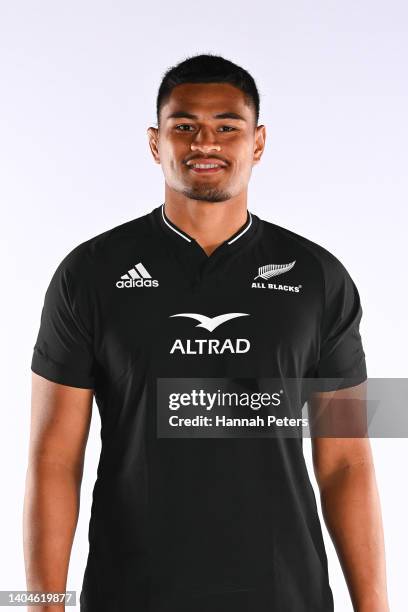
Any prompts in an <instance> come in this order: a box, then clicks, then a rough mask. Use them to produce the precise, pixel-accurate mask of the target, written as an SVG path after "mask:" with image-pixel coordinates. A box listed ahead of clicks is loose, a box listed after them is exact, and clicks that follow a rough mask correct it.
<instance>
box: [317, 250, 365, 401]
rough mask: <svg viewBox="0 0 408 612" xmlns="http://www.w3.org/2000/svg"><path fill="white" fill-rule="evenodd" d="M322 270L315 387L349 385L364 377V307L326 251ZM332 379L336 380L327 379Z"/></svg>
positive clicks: (343, 271)
mask: <svg viewBox="0 0 408 612" xmlns="http://www.w3.org/2000/svg"><path fill="white" fill-rule="evenodd" d="M327 255H328V257H326V258H325V261H324V266H323V271H324V286H325V290H324V312H323V317H322V321H321V337H320V347H319V349H320V350H319V359H318V363H317V366H316V372H315V377H316V378H317V379H318V380H315V383H316V385H314V387H315V390H321V391H331V390H335V389H340V388H345V387H352V386H355V385H358V384H360V383H362V382H363V381H365V380H366V379H367V368H366V361H365V353H364V350H363V344H362V339H361V334H360V321H361V318H362V314H363V310H362V306H361V301H360V295H359V292H358V290H357V287H356V285H355V283H354V281H353V280H352V278H351V276H350V274H349V273H348V271H347V270H346V268H345V267H344V266H343V264H342V263H341V262H340V261H339V260H338V259H337V258H336V257H334V255H331V254H329V253H328V252H327ZM328 379H335V380H328Z"/></svg>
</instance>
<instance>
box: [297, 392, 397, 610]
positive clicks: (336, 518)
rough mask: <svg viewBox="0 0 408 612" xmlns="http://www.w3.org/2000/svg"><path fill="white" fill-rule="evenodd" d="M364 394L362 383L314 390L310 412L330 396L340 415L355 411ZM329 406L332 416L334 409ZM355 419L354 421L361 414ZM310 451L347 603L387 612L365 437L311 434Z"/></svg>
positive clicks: (381, 546) (370, 462)
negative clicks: (349, 598) (342, 578)
mask: <svg viewBox="0 0 408 612" xmlns="http://www.w3.org/2000/svg"><path fill="white" fill-rule="evenodd" d="M365 398H366V384H365V383H362V384H361V385H357V386H355V387H350V388H348V389H339V390H338V391H335V392H324V393H323V392H322V393H314V394H312V398H311V400H310V403H309V409H311V411H312V413H314V415H315V414H317V413H318V412H321V411H322V410H323V411H324V409H325V408H326V409H327V407H328V402H329V401H331V400H332V399H334V400H336V402H335V411H336V414H337V415H340V418H341V414H343V415H346V414H347V415H348V416H349V415H352V414H353V401H354V404H355V409H356V413H357V415H358V412H359V407H361V404H362V403H363V405H365V401H364V402H361V400H365ZM355 400H357V401H355ZM350 408H351V410H350ZM329 410H330V411H331V419H333V413H334V411H333V410H332V408H331V407H330V408H329ZM326 411H327V410H326ZM348 411H350V412H348ZM344 418H345V417H344V416H343V419H344ZM356 421H357V425H358V426H359V425H360V422H361V417H360V416H357V417H356ZM331 422H332V420H331ZM351 426H353V425H351ZM312 452H313V466H314V472H315V475H316V479H317V483H318V486H319V490H320V498H321V504H322V513H323V517H324V520H325V523H326V526H327V528H328V531H329V533H330V536H331V538H332V541H333V543H334V546H335V548H336V551H337V554H338V557H339V561H340V564H341V566H342V569H343V573H344V576H345V579H346V582H347V586H348V589H349V592H350V596H351V600H352V603H353V608H354V610H355V612H389V607H388V597H387V587H386V571H385V551H384V536H383V528H382V519H381V509H380V501H379V496H378V490H377V485H376V478H375V471H374V464H373V457H372V454H371V447H370V442H369V440H368V438H366V437H341V438H340V437H339V438H335V437H316V438H313V437H312Z"/></svg>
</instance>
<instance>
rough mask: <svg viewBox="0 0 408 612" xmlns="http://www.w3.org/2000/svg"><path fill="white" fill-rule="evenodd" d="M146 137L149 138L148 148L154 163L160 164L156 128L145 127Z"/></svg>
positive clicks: (157, 131)
mask: <svg viewBox="0 0 408 612" xmlns="http://www.w3.org/2000/svg"><path fill="white" fill-rule="evenodd" d="M147 137H148V139H149V146H150V150H151V152H152V155H153V159H154V161H155V162H156V164H160V154H159V130H158V128H154V127H149V128H148V129H147Z"/></svg>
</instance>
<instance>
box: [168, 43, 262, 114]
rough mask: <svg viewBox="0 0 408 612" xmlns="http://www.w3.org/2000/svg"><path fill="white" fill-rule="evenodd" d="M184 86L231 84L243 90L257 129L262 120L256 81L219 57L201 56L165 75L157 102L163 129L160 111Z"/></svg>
mask: <svg viewBox="0 0 408 612" xmlns="http://www.w3.org/2000/svg"><path fill="white" fill-rule="evenodd" d="M183 83H229V84H230V85H234V86H235V87H237V88H238V89H240V90H241V91H242V92H243V93H244V94H245V97H246V102H247V104H248V105H251V104H252V106H253V108H254V111H255V125H258V120H259V92H258V88H257V86H256V84H255V80H254V79H253V77H252V76H251V75H250V74H249V72H247V70H245V69H244V68H241V66H238V65H237V64H234V62H230V61H229V60H227V59H225V58H224V57H221V56H220V55H213V54H211V53H209V54H201V55H193V56H190V57H187V58H186V59H185V60H183V61H182V62H180V63H179V64H177V65H176V66H172V67H171V68H169V69H168V70H167V72H166V73H165V74H164V76H163V79H162V82H161V84H160V87H159V91H158V94H157V101H156V114H157V125H158V126H159V125H160V109H161V107H162V106H163V104H164V103H165V102H166V101H167V100H168V98H169V97H170V94H171V92H172V90H173V89H174V87H177V85H182V84H183Z"/></svg>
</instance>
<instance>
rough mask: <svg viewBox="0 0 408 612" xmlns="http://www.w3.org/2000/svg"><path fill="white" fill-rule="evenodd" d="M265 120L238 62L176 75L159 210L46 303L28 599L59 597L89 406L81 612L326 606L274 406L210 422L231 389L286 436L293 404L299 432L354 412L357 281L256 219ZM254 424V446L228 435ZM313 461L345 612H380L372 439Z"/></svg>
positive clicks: (316, 554) (61, 284)
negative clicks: (31, 595)
mask: <svg viewBox="0 0 408 612" xmlns="http://www.w3.org/2000/svg"><path fill="white" fill-rule="evenodd" d="M258 117H259V95H258V91H257V88H256V85H255V82H254V80H253V78H252V77H251V76H250V75H249V74H248V72H247V71H245V70H244V69H242V68H240V67H239V66H236V65H235V64H233V63H232V62H230V61H227V60H225V59H224V58H222V57H219V56H214V55H199V56H195V57H191V58H188V59H186V60H185V61H183V62H182V63H180V64H179V65H178V66H175V67H173V68H172V69H170V70H169V71H168V72H167V73H166V75H165V76H164V78H163V81H162V83H161V86H160V88H159V92H158V97H157V120H158V126H157V128H154V127H150V128H149V129H148V138H149V144H150V149H151V152H152V155H153V158H154V161H155V162H156V163H158V164H160V165H161V166H162V170H163V173H164V178H165V202H164V203H163V204H161V205H160V206H157V207H156V208H154V209H153V210H152V212H150V213H148V214H146V215H144V216H143V217H140V218H137V219H133V220H131V221H129V222H127V223H124V224H122V225H119V226H117V227H115V228H113V229H111V230H109V231H106V232H104V233H102V234H100V235H98V236H95V237H93V238H91V239H89V240H87V241H86V242H84V243H82V244H80V245H79V246H77V247H76V248H74V249H73V250H72V251H71V252H70V253H69V254H68V255H67V256H66V257H65V258H64V260H63V261H62V262H61V263H60V265H59V266H58V268H57V269H56V271H55V273H54V275H53V277H52V280H51V283H50V286H49V288H48V290H47V293H46V296H45V301H44V307H43V311H42V316H41V326H40V330H39V333H38V338H37V341H36V344H35V347H34V354H33V359H32V366H31V367H32V371H33V375H32V376H33V378H32V384H33V396H32V397H33V401H32V411H33V417H32V418H33V421H32V436H31V446H30V463H29V470H28V476H27V493H26V504H25V554H26V567H27V583H28V587H29V588H30V589H39V590H48V591H51V590H53V591H64V590H65V588H66V577H67V568H68V561H69V555H70V550H71V545H72V540H73V536H74V532H75V527H76V522H77V516H78V508H79V491H80V482H81V475H82V468H83V457H84V452H85V445H86V440H87V436H88V430H89V423H90V419H91V406H92V399H93V396H95V400H96V403H97V406H98V409H99V412H100V416H101V423H102V429H101V438H102V451H101V456H100V462H99V466H98V477H97V480H96V483H95V488H94V493H93V504H92V515H91V521H90V527H89V544H90V548H89V556H88V560H87V566H86V570H85V575H84V581H83V586H82V591H81V597H80V600H81V610H83V611H84V612H105V611H109V612H119V611H123V612H125V611H126V612H128V611H129V610H137V611H138V612H144V611H147V610H149V611H151V612H187V611H188V612H210V611H211V612H218V611H221V610H222V611H223V612H226V611H227V610H231V611H232V610H234V612H244V611H245V612H267V611H268V612H271V611H272V610H276V611H279V612H286V611H287V612H329V611H330V610H333V609H334V608H333V597H332V592H331V589H330V586H329V581H328V568H327V558H326V553H325V549H324V543H323V538H322V533H321V527H320V523H319V518H318V514H317V510H316V503H315V498H314V494H313V489H312V486H311V483H310V480H309V478H308V474H307V470H306V466H305V461H304V457H303V452H302V439H301V436H296V435H290V434H289V433H288V434H282V433H279V427H275V428H273V427H272V426H271V427H269V421H268V422H267V425H265V421H266V416H267V415H268V418H269V416H270V415H271V414H272V412H273V409H272V408H271V407H270V406H263V407H262V409H259V410H257V411H256V412H255V411H254V410H255V409H253V406H251V405H249V404H247V405H246V406H245V405H240V406H237V407H235V408H234V407H230V408H229V409H228V408H227V409H226V410H224V406H223V405H222V402H221V401H220V402H219V403H218V404H217V406H216V407H214V402H215V401H216V400H217V398H218V399H219V398H221V397H222V398H224V395H223V393H224V392H226V393H230V392H231V391H232V393H230V395H229V397H230V398H231V397H238V396H239V397H240V398H241V397H243V396H245V397H246V398H250V400H251V401H252V400H254V398H255V399H256V400H259V398H260V397H261V395H262V397H263V396H266V397H269V396H268V394H267V393H266V392H265V390H266V389H268V390H273V391H275V392H274V393H272V394H271V396H270V397H273V399H274V400H276V402H277V403H278V404H279V406H280V409H281V410H282V411H283V410H284V409H286V410H289V412H291V414H292V416H293V415H295V416H297V417H299V415H300V413H301V408H302V405H303V404H304V400H305V399H308V400H309V404H308V406H309V410H310V413H311V414H318V413H319V412H321V411H322V409H323V408H325V407H327V403H328V401H329V400H330V399H331V400H336V403H337V407H338V406H339V405H340V414H341V408H342V407H343V408H345V407H346V402H347V406H349V405H350V402H354V405H355V406H356V407H357V405H358V402H360V403H361V401H362V400H364V397H365V385H364V381H365V380H366V377H367V375H366V366H365V355H364V351H363V348H362V343H361V337H360V334H359V323H360V319H361V314H362V310H361V305H360V300H359V294H358V291H357V288H356V286H355V285H354V282H353V281H352V279H351V277H350V275H349V274H348V272H347V271H346V270H345V268H344V267H343V265H342V264H341V263H340V262H339V261H338V259H336V257H335V256H334V255H332V254H331V253H329V252H328V251H327V250H325V249H324V248H322V247H320V246H318V245H317V244H315V243H313V242H311V241H309V240H308V239H306V238H303V237H301V236H299V235H298V234H295V233H293V232H291V231H289V230H287V229H284V228H282V227H279V226H277V225H275V224H273V223H271V222H267V221H264V220H261V219H260V218H259V217H258V216H257V215H255V214H253V213H251V212H250V211H248V209H247V189H248V182H249V179H250V176H251V172H252V168H253V166H254V165H255V164H257V163H258V162H259V161H260V159H261V157H262V153H263V150H264V147H265V138H266V130H265V126H263V125H258ZM290 380H291V381H292V383H291V384H289V381H290ZM308 380H311V381H312V380H313V381H314V383H313V385H314V386H313V385H312V386H311V387H310V388H309V391H311V392H310V394H308V393H306V391H305V389H306V388H307V385H306V386H305V385H304V381H306V382H307V381H308ZM293 381H294V385H293ZM302 381H303V382H302ZM319 381H320V382H321V384H320V383H319ZM333 381H334V382H333ZM275 382H277V386H276V385H275ZM315 383H316V384H315ZM259 391H263V393H259ZM238 392H239V393H238ZM292 393H294V395H292ZM207 400H208V402H207ZM206 402H207V403H206ZM211 402H212V404H211V405H210V403H211ZM339 403H340V404H339ZM356 410H357V408H356ZM234 411H235V412H234ZM268 411H269V412H268ZM251 412H252V414H250V416H251V417H254V418H253V419H246V421H245V419H244V418H242V422H244V421H245V422H246V423H248V427H247V428H245V427H244V426H243V427H240V423H241V421H240V420H239V419H238V418H237V419H235V421H237V422H238V424H237V425H235V421H234V419H233V418H231V417H232V416H234V415H237V414H238V415H240V416H242V417H243V416H244V415H246V417H248V414H249V413H251ZM275 412H276V411H275ZM280 414H281V415H282V414H283V412H281V413H280ZM255 415H259V416H261V415H264V417H265V419H264V421H263V425H262V424H261V425H260V426H259V429H258V432H255V433H253V432H252V433H251V431H250V428H251V426H252V425H253V423H252V421H254V422H255V421H256V423H261V421H260V420H258V419H256V418H255ZM189 417H192V418H189ZM194 418H195V419H198V420H195V421H194ZM281 421H282V422H283V421H284V419H281ZM230 422H233V423H234V425H233V427H231V429H228V428H229V423H230ZM285 422H286V423H287V422H288V421H285ZM294 422H295V428H294V430H293V428H292V432H293V431H295V432H296V431H298V429H296V427H301V425H299V420H297V419H294ZM272 423H274V424H275V425H276V424H277V421H275V422H273V421H272ZM194 424H195V425H194ZM217 428H218V429H217ZM280 429H281V430H282V429H284V428H283V427H281V428H280ZM288 431H289V430H288ZM273 432H275V434H273ZM313 459H314V468H315V474H316V477H317V481H318V484H319V487H320V492H321V501H322V508H323V512H324V518H325V521H326V524H327V527H328V529H329V531H330V534H331V536H332V538H333V541H334V543H335V546H336V549H337V551H338V554H339V559H340V561H341V564H342V567H343V569H344V574H345V577H346V580H347V584H348V587H349V590H350V595H351V599H352V603H353V607H354V610H358V612H366V611H367V612H368V611H369V612H386V611H387V610H388V604H387V593H386V581H385V563H384V547H383V535H382V523H381V515H380V506H379V501H378V494H377V488H376V482H375V474H374V468H373V463H372V456H371V451H370V446H369V441H368V439H367V438H364V437H354V436H348V437H347V436H343V437H341V436H339V437H335V436H334V437H333V436H319V437H318V436H316V437H314V438H313ZM47 609H48V608H47ZM56 609H57V608H56Z"/></svg>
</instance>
